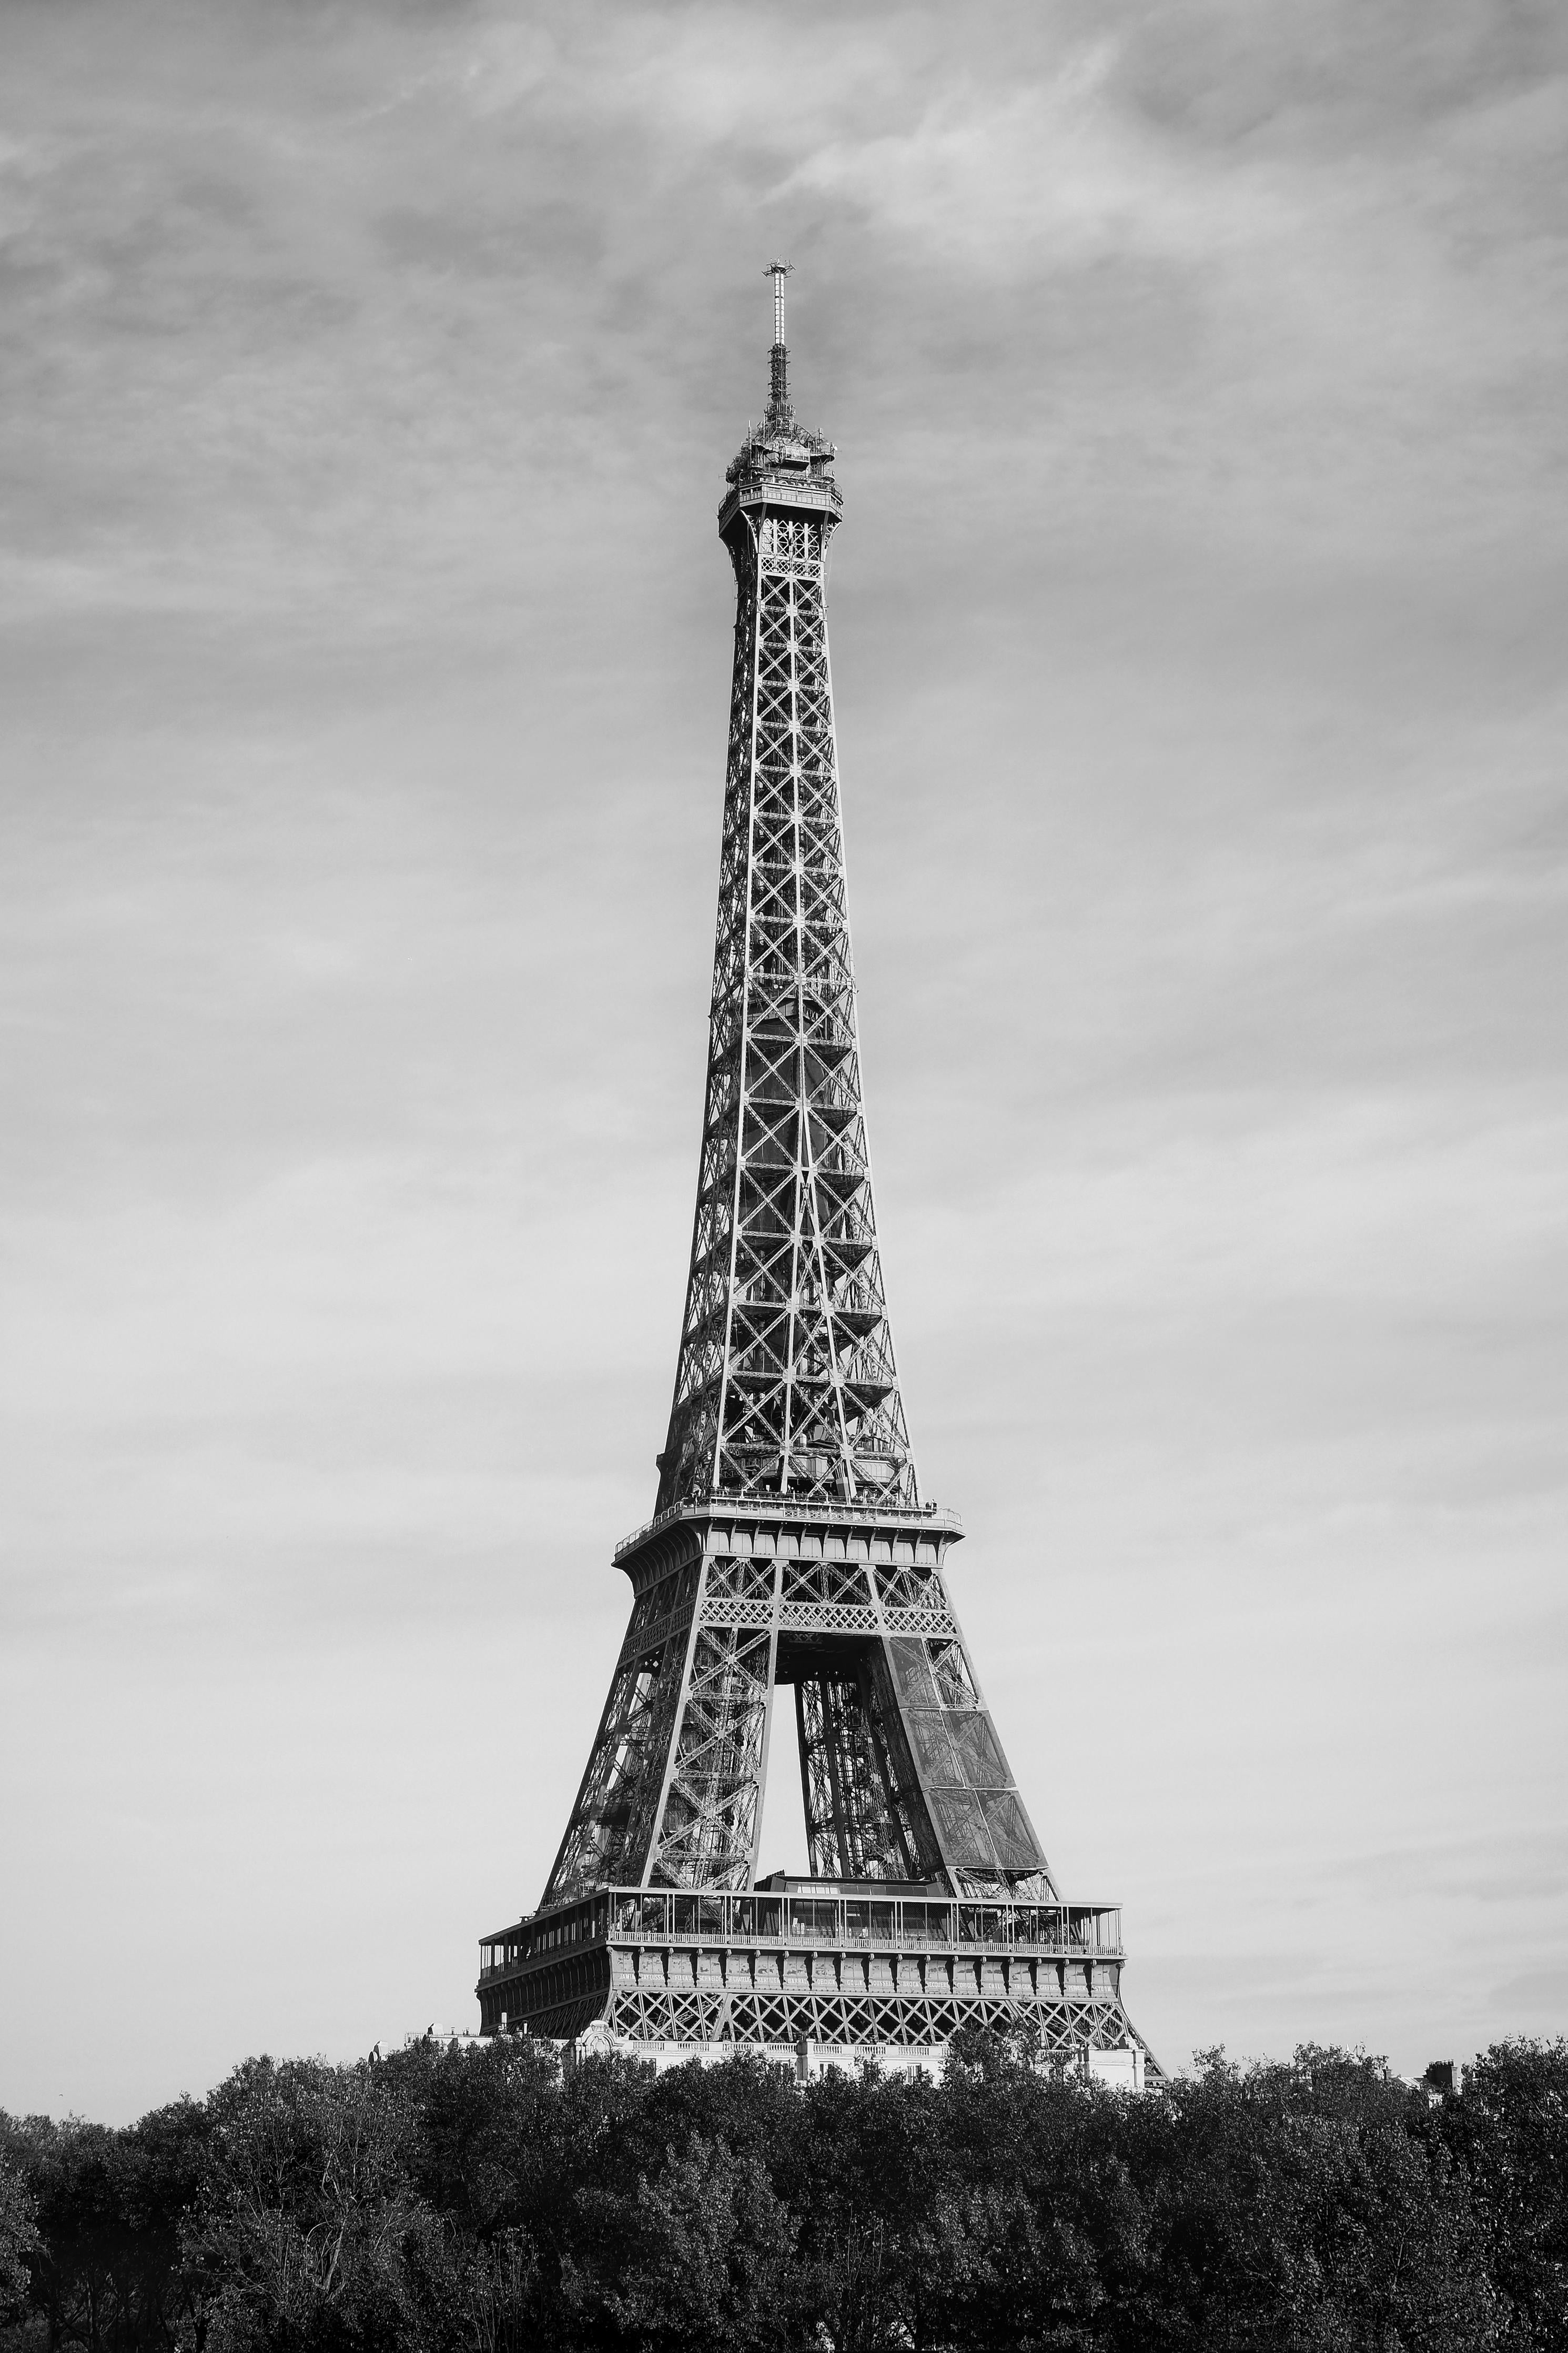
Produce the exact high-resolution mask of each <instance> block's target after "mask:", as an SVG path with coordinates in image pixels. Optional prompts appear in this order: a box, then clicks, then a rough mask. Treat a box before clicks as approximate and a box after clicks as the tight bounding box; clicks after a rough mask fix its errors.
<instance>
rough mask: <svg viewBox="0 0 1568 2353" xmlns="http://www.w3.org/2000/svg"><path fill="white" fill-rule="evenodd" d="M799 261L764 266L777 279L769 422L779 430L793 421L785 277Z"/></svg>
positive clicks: (769, 390) (774, 297) (775, 430)
mask: <svg viewBox="0 0 1568 2353" xmlns="http://www.w3.org/2000/svg"><path fill="white" fill-rule="evenodd" d="M794 268H795V265H794V263H793V262H789V261H770V262H769V264H768V266H767V268H766V269H764V270H763V277H764V278H771V279H772V280H773V350H772V352H771V353H769V354H768V357H769V360H770V363H771V367H770V375H769V385H768V425H769V427H770V429H771V430H773V431H774V432H778V431H780V430H782V429H783V428H784V427H785V426H787V424H788V423H789V354H788V353H787V352H786V351H785V349H784V280H785V279H786V278H788V277H789V276H790V275H791V274H792V272H793V270H794Z"/></svg>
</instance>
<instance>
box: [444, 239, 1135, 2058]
mask: <svg viewBox="0 0 1568 2353" xmlns="http://www.w3.org/2000/svg"><path fill="white" fill-rule="evenodd" d="M788 269H789V265H788V264H787V263H786V262H782V261H776V262H772V263H770V264H769V266H768V269H767V272H766V273H765V274H766V275H768V276H769V277H771V278H772V279H773V296H774V333H773V348H772V351H771V353H770V354H769V396H768V405H767V409H766V412H765V415H764V417H763V421H762V423H761V424H760V425H758V426H755V427H752V428H751V429H750V430H749V431H748V433H747V435H746V438H745V439H744V441H743V442H742V446H741V448H740V450H739V452H738V453H737V455H736V457H735V458H734V459H733V460H732V462H731V465H730V466H729V468H728V469H727V471H726V475H725V483H726V488H725V494H724V497H723V500H722V501H721V506H720V509H719V531H720V536H721V539H722V541H723V543H724V545H725V546H726V548H727V549H728V550H729V553H730V557H731V563H732V565H733V566H734V572H735V583H736V613H735V638H734V664H733V671H732V683H731V702H730V726H729V754H728V762H727V770H726V781H725V795H724V816H723V833H722V845H721V856H720V881H719V916H718V927H717V936H716V942H715V948H714V960H713V990H712V999H711V1006H710V1024H709V1052H708V1075H707V1083H706V1088H705V1092H704V1104H703V1118H702V1140H701V1147H700V1159H699V1169H698V1183H697V1208H696V1216H695V1219H694V1224H693V1230H692V1241H691V1258H690V1270H689V1276H688V1281H687V1291H686V1305H685V1312H684V1314H683V1316H682V1320H681V1333H680V1342H679V1353H678V1360H677V1366H676V1378H675V1394H674V1398H673V1401H672V1404H671V1409H670V1417H669V1426H668V1434H667V1436H666V1439H665V1443H664V1448H663V1451H662V1452H661V1453H660V1454H659V1456H658V1473H659V1480H658V1495H657V1499H656V1503H655V1509H654V1515H653V1517H652V1518H651V1519H650V1520H649V1522H648V1523H647V1525H646V1526H645V1527H642V1528H639V1529H638V1530H637V1532H636V1534H635V1535H631V1536H628V1537H627V1538H626V1541H625V1542H624V1543H623V1544H622V1545H621V1546H619V1547H618V1549H617V1551H616V1556H615V1557H616V1565H617V1566H618V1567H620V1568H621V1569H623V1570H624V1571H625V1573H626V1577H627V1579H628V1581H629V1583H630V1586H631V1589H632V1607H631V1617H630V1621H629V1623H628V1626H627V1629H626V1636H625V1639H624V1640H623V1641H622V1644H621V1649H620V1653H619V1656H618V1658H617V1660H616V1665H615V1669H614V1672H613V1674H612V1677H611V1682H610V1689H609V1695H608V1698H607V1699H606V1701H605V1708H604V1713H603V1715H602V1716H601V1718H600V1721H599V1727H598V1731H597V1733H596V1735H595V1740H594V1744H593V1747H592V1750H591V1752H590V1755H589V1758H588V1764H587V1767H586V1770H585V1771H584V1776H583V1780H582V1783H581V1786H580V1788H579V1789H578V1793H577V1798H576V1802H575V1804H574V1807H573V1810H572V1814H571V1819H570V1820H569V1821H568V1823H567V1826H566V1831H565V1834H564V1836H563V1839H562V1841H561V1845H560V1848H559V1850H558V1852H557V1853H556V1857H555V1861H554V1863H553V1865H552V1870H551V1873H550V1877H549V1880H548V1882H547V1883H546V1886H545V1889H544V1893H543V1895H542V1899H541V1902H540V1905H539V1908H538V1910H537V1911H536V1912H534V1913H531V1914H526V1915H523V1916H522V1917H521V1919H519V1920H517V1921H515V1922H513V1923H512V1924H511V1926H508V1927H505V1928H500V1929H496V1930H493V1931H491V1932H490V1934H489V1935H488V1936H486V1937H485V1938H483V1940H482V1942H481V1947H480V1959H481V1969H480V1976H479V1987H478V1992H479V2003H480V2010H481V2024H482V2031H484V2032H485V2033H487V2034H494V2033H523V2034H542V2035H548V2036H552V2037H554V2038H557V2039H567V2040H574V2041H575V2040H577V2039H579V2038H581V2037H583V2036H584V2035H589V2036H591V2037H592V2038H593V2039H594V2040H595V2041H601V2042H603V2041H608V2042H613V2043H615V2044H617V2045H619V2046H621V2047H624V2048H626V2049H628V2050H635V2051H638V2052H644V2053H646V2054H647V2055H648V2056H650V2057H654V2058H656V2059H664V2060H668V2059H670V2058H675V2057H689V2056H699V2055H700V2056H704V2057H714V2056H721V2055H723V2054H724V2053H726V2052H733V2051H736V2050H741V2049H750V2050H754V2051H764V2052H776V2053H778V2054H779V2055H781V2056H786V2057H791V2058H794V2057H795V2056H796V2055H797V2054H798V2053H799V2052H802V2051H815V2052H817V2053H818V2055H819V2056H821V2057H834V2056H838V2057H843V2058H846V2059H847V2058H849V2057H852V2056H869V2055H873V2054H875V2055H877V2056H878V2057H879V2058H880V2059H881V2060H882V2061H883V2063H889V2064H914V2063H922V2062H924V2063H931V2062H933V2061H935V2060H936V2059H937V2058H938V2057H939V2054H940V2053H941V2052H942V2050H943V2049H944V2048H945V2045H946V2043H947V2042H950V2041H951V2039H952V2035H953V2034H954V2033H955V2032H956V2031H958V2030H959V2028H960V2027H962V2026H964V2025H969V2024H973V2025H982V2026H986V2027H991V2028H1005V2027H1007V2026H1018V2025H1023V2024H1028V2025H1031V2026H1032V2027H1033V2029H1034V2030H1035V2031H1036V2033H1037V2040H1038V2043H1039V2046H1040V2048H1041V2049H1042V2050H1043V2051H1044V2052H1047V2054H1051V2055H1055V2056H1057V2057H1058V2058H1060V2059H1062V2060H1064V2061H1069V2062H1074V2063H1082V2064H1084V2065H1085V2066H1088V2067H1091V2068H1092V2069H1093V2070H1094V2071H1095V2072H1096V2073H1106V2074H1110V2075H1115V2076H1119V2077H1120V2078H1121V2080H1124V2081H1127V2082H1142V2080H1143V2075H1144V2071H1145V2067H1146V2066H1147V2067H1148V2068H1149V2069H1151V2070H1152V2071H1153V2072H1155V2073H1157V2072H1158V2071H1157V2070H1154V2069H1153V2063H1152V2060H1151V2059H1150V2058H1149V2056H1148V2053H1147V2051H1146V2048H1145V2046H1144V2044H1143V2042H1142V2038H1141V2037H1140V2036H1139V2035H1138V2033H1137V2031H1136V2030H1135V2029H1134V2027H1133V2026H1132V2023H1131V2020H1130V2019H1129V2017H1128V2015H1127V2011H1126V2009H1125V2007H1124V2005H1123V2002H1122V1997H1121V1972H1122V1967H1123V1961H1124V1954H1123V1950H1122V1944H1121V1915H1120V1912H1119V1911H1118V1909H1117V1907H1116V1906H1114V1905H1104V1904H1089V1905H1085V1904H1069V1903H1068V1902H1066V1901H1065V1900H1064V1899H1063V1897H1062V1895H1061V1894H1060V1892H1059V1890H1058V1886H1057V1884H1056V1881H1055V1879H1054V1877H1053V1875H1052V1873H1051V1871H1050V1869H1049V1866H1048V1865H1047V1861H1046V1856H1045V1852H1044V1849H1043V1847H1042V1846H1041V1843H1040V1841H1039V1838H1038V1836H1037V1832H1036V1831H1035V1827H1034V1824H1033V1822H1032V1820H1030V1817H1029V1814H1028V1811H1027V1810H1026V1806H1025V1802H1024V1799H1023V1796H1022V1793H1021V1791H1020V1790H1019V1788H1018V1786H1017V1783H1016V1779H1015V1778H1014V1776H1013V1773H1012V1770H1011V1768H1010V1767H1009V1765H1008V1763H1007V1759H1006V1757H1005V1752H1004V1750H1003V1747H1002V1743H1001V1739H1000V1736H999V1734H998V1732H997V1729H996V1726H995V1725H994V1721H993V1718H992V1715H991V1712H990V1710H989V1708H988V1707H987V1706H986V1704H985V1701H984V1695H983V1694H982V1690H981V1686H980V1683H979V1679H978V1676H977V1674H976V1672H975V1669H974V1664H973V1660H972V1658H971V1656H970V1653H969V1650H968V1647H967V1644H966V1643H965V1641H964V1638H963V1631H962V1630H961V1628H960V1626H959V1622H958V1619H957V1616H956V1614H955V1612H954V1610H953V1608H952V1597H951V1594H950V1592H949V1589H948V1586H947V1580H946V1562H947V1556H948V1554H949V1553H950V1552H951V1550H952V1546H954V1545H955V1544H956V1543H958V1542H959V1541H960V1540H961V1538H962V1535H963V1525H962V1523H961V1522H960V1520H959V1518H958V1516H957V1514H955V1513H952V1512H948V1511H943V1510H941V1509H939V1508H938V1506H936V1505H935V1504H931V1503H930V1502H928V1501H926V1500H925V1499H924V1498H923V1497H922V1495H921V1488H920V1482H919V1478H918V1475H917V1472H916V1466H915V1458H914V1452H913V1449H912V1447H911V1445H910V1435H909V1427H908V1422H907V1419H906V1417H905V1413H904V1406H903V1399H902V1394H901V1390H900V1381H899V1375H898V1367H897V1362H896V1359H895V1356H894V1350H893V1338H892V1329H891V1324H890V1323H889V1314H888V1303H887V1294H886V1290H885V1287H884V1283H883V1279H882V1268H881V1258H880V1251H879V1245H878V1239H877V1220H876V1210H875V1203H874V1198H873V1191H872V1182H871V1163H870V1155H869V1150H868V1145H867V1139H866V1126H865V1117H864V1110H863V1100H862V1089H861V1072H860V1049H859V1039H858V1029H857V1023H856V1010H855V977H854V970H853V965H852V961H851V956H850V946H849V928H848V916H847V893H846V881H845V866H844V849H843V839H842V832H841V826H840V817H839V785H838V764H837V744H836V737H835V731H834V720H833V705H832V691H831V685H830V680H829V671H828V658H827V621H826V586H825V567H826V553H827V546H828V542H829V539H830V537H831V534H832V533H833V531H834V530H835V529H836V528H837V523H838V521H839V518H840V515H841V514H842V512H843V499H842V495H841V493H840V491H839V489H838V486H837V482H836V480H834V475H833V466H834V459H835V454H836V453H835V450H834V448H833V445H832V443H831V442H829V441H827V440H825V439H824V438H822V437H821V436H820V435H818V434H816V433H813V432H809V431H807V430H806V429H805V427H802V426H801V425H799V424H798V423H797V422H796V420H795V415H794V411H793V409H792V407H791V405H790V397H789V369H788V352H787V349H786V347H785V343H784V279H785V276H786V275H787V274H788ZM781 1689H788V1690H791V1691H793V1694H794V1705H795V1719H796V1725H797V1731H798V1737H799V1747H800V1757H801V1768H802V1780H803V1798H804V1801H805V1823H806V1833H807V1840H808V1844H809V1852H810V1874H809V1876H808V1877H804V1878H802V1877H795V1878H790V1877H784V1875H782V1874H775V1875H774V1876H773V1878H772V1879H770V1880H767V1881H765V1882H759V1880H758V1877H757V1871H758V1862H759V1853H760V1847H761V1840H762V1831H763V1792H764V1789H765V1787H766V1781H767V1764H768V1753H769V1746H770V1740H771V1734H772V1730H773V1720H774V1716H773V1711H774V1705H775V1702H776V1699H777V1695H778V1693H779V1691H780V1690H781Z"/></svg>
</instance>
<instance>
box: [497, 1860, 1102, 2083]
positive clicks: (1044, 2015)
mask: <svg viewBox="0 0 1568 2353" xmlns="http://www.w3.org/2000/svg"><path fill="white" fill-rule="evenodd" d="M1122 1958H1123V1952H1122V1943H1121V1908H1120V1906H1119V1905H1113V1904H1038V1903H1030V1904H1024V1903H1012V1902H986V1903H972V1902H968V1901H965V1900H962V1899H955V1898H953V1897H952V1896H950V1895H948V1894H945V1893H943V1891H942V1890H941V1889H940V1888H937V1887H932V1886H930V1885H927V1884H924V1883H913V1882H910V1883H900V1882H894V1881H887V1880H880V1881H877V1880H868V1881H849V1880H831V1879H811V1878H796V1877H793V1876H789V1875H787V1874H785V1873H783V1872H779V1873H774V1874H773V1877H772V1878H771V1879H767V1880H764V1881H763V1882H762V1883H760V1884H759V1885H758V1886H757V1887H755V1888H752V1889H750V1890H748V1891H747V1892H746V1893H744V1894H713V1893H706V1892H700V1893H694V1892H690V1891H688V1890H686V1889H679V1888H678V1889H665V1888H645V1887H605V1888H601V1889H599V1890H597V1891H595V1893H594V1894H591V1895H587V1896H584V1897H583V1898H581V1899H580V1900H579V1901H577V1902H576V1903H574V1904H566V1905H557V1906H555V1907H553V1908H552V1909H551V1910H549V1911H541V1912H537V1913H534V1914H532V1915H525V1916H524V1917H523V1918H522V1919H521V1920H518V1921H515V1922H514V1923H513V1924H512V1925H511V1926H510V1927H506V1928H498V1929H496V1930H494V1931H493V1932H492V1933H491V1934H490V1935H489V1936H486V1937H484V1938H482V1939H481V1940H480V1946H479V1960H480V1968H479V1984H478V1987H477V1991H478V1994H479V2007H480V2011H481V2018H482V2025H481V2031H483V2032H484V2033H486V2034H505V2033H513V2034H526V2035H536V2036H545V2037H548V2038H551V2039H552V2040H565V2039H568V2038H574V2037H576V2036H577V2035H580V2034H582V2033H583V2032H584V2031H585V2030H586V2029H587V2028H589V2027H590V2026H593V2025H595V2024H599V2025H601V2026H602V2027H603V2029H605V2030H606V2031H607V2032H608V2034H609V2035H610V2037H611V2038H612V2039H614V2040H616V2041H621V2040H625V2041H626V2042H627V2043H628V2044H630V2043H632V2042H635V2043H637V2045H639V2046H645V2045H649V2044H652V2043H661V2044H662V2043H668V2044H672V2045H675V2046H678V2047H689V2048H692V2049H695V2048H696V2047H699V2046H700V2047H701V2048H703V2049H704V2050H705V2051H709V2052H711V2051H712V2050H713V2049H714V2047H715V2046H720V2047H723V2048H728V2049H751V2050H756V2051H761V2052H773V2053H774V2054H776V2055H778V2056H780V2057H783V2058H793V2056H794V2053H795V2048H796V2046H797V2045H798V2044H799V2043H800V2042H802V2041H803V2040H804V2041H810V2042H813V2043H816V2044H823V2045H826V2046H828V2047H829V2048H831V2049H833V2050H835V2051H837V2052H840V2053H842V2054H844V2055H846V2056H854V2055H865V2056H870V2055H872V2054H874V2053H875V2052H900V2051H901V2052H904V2053H906V2054H907V2053H909V2052H911V2051H913V2052H922V2051H923V2052H928V2053H932V2054H934V2052H936V2051H937V2050H938V2049H939V2048H940V2047H941V2046H942V2045H944V2044H946V2043H947V2042H949V2041H951V2039H952V2035H953V2034H954V2033H955V2032H956V2031H958V2029H959V2028H960V2027H962V2026H964V2025H976V2026H984V2027H989V2028H991V2029H993V2030H1004V2031H1005V2030H1006V2029H1007V2028H1016V2027H1017V2026H1019V2025H1021V2024H1024V2023H1026V2022H1028V2021H1034V2022H1035V2023H1036V2025H1037V2028H1038V2031H1039V2032H1040V2036H1041V2040H1042V2042H1043V2044H1044V2046H1045V2047H1046V2048H1047V2050H1050V2049H1059V2050H1060V2051H1061V2052H1064V2053H1081V2052H1083V2051H1084V2050H1086V2049H1099V2050H1105V2051H1110V2050H1124V2049H1126V2048H1127V2046H1128V2042H1129V2036H1130V2032H1131V2029H1130V2022H1129V2021H1128V2019H1127V2015H1126V2012H1125V2011H1124V2010H1123V2009H1122V2007H1121V1964H1122Z"/></svg>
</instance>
